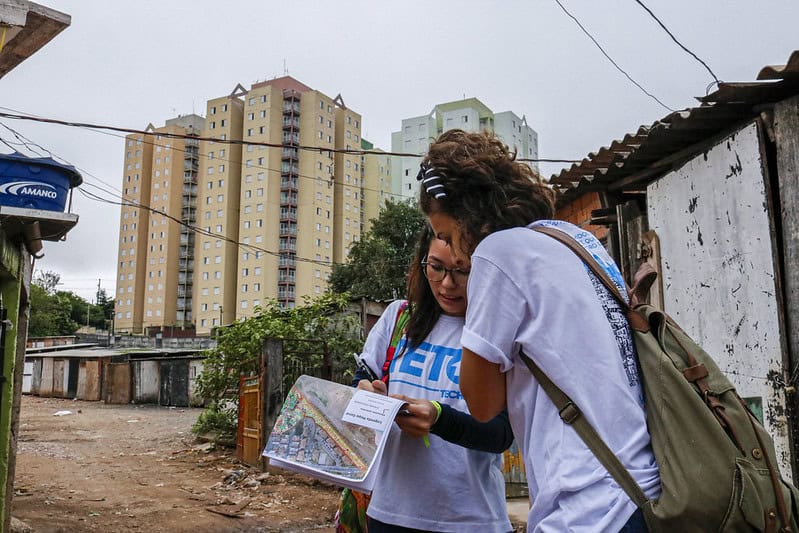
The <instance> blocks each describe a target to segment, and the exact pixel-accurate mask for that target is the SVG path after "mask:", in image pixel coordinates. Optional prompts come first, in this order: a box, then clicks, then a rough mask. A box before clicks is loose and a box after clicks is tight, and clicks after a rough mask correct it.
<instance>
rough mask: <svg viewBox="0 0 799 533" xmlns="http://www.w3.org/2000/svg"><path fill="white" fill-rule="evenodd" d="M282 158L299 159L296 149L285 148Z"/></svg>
mask: <svg viewBox="0 0 799 533" xmlns="http://www.w3.org/2000/svg"><path fill="white" fill-rule="evenodd" d="M281 157H282V158H283V159H284V160H285V159H297V158H298V157H299V155H298V153H297V149H296V148H283V152H282V153H281Z"/></svg>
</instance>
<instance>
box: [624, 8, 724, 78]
mask: <svg viewBox="0 0 799 533" xmlns="http://www.w3.org/2000/svg"><path fill="white" fill-rule="evenodd" d="M635 2H636V3H637V4H638V5H639V6H641V7H642V8H644V10H645V11H646V12H647V13H649V16H651V17H652V18H653V19H655V22H657V23H658V24H659V25H660V27H661V28H663V31H665V32H666V33H667V34H668V35H669V37H671V40H672V41H674V42H675V43H677V46H679V47H680V48H682V49H683V50H685V52H687V53H688V54H689V55H690V56H691V57H693V58H694V59H696V60H697V61H699V62H700V63H701V64H702V66H703V67H705V69H707V71H708V72H710V75H711V76H713V80H715V83H716V84H719V83H721V82H720V81H719V78H718V76H716V74H714V73H713V71H712V70H710V67H709V66H708V65H707V63H705V62H704V61H702V60H701V59H699V56H697V55H696V54H695V53H693V52H692V51H691V50H689V49H688V48H687V47H686V46H685V45H683V44H682V43H681V42H680V41H678V40H677V38H676V37H675V36H674V34H673V33H671V32H670V31H669V29H668V28H667V27H666V25H665V24H663V22H662V21H661V20H660V19H659V18H657V16H656V15H655V14H654V13H653V12H652V10H651V9H649V8H648V7H647V6H646V5H645V4H644V3H643V2H642V1H641V0H635Z"/></svg>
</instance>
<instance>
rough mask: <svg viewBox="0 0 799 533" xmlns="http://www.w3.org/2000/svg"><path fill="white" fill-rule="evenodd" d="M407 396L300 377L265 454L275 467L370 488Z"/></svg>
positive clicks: (359, 487) (364, 490)
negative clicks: (398, 396) (394, 395)
mask: <svg viewBox="0 0 799 533" xmlns="http://www.w3.org/2000/svg"><path fill="white" fill-rule="evenodd" d="M404 404H405V402H404V401H402V400H398V399H396V398H391V397H389V396H383V395H380V394H375V393H373V392H368V391H365V390H358V389H355V388H353V387H348V386H347V385H343V384H340V383H333V382H331V381H325V380H323V379H318V378H314V377H311V376H300V377H299V378H298V379H297V381H296V382H295V383H294V385H293V386H292V388H291V390H290V391H289V393H288V395H287V396H286V400H285V402H284V403H283V408H282V409H281V410H280V414H279V415H278V418H277V421H276V422H275V427H274V428H273V429H272V433H271V434H270V436H269V440H268V441H267V444H266V447H265V448H264V451H263V455H264V456H265V457H269V462H270V464H272V465H273V466H278V467H280V468H286V469H289V470H294V471H296V472H301V473H304V474H307V475H309V476H312V477H316V478H318V479H323V480H326V481H329V482H331V483H335V484H337V485H341V486H344V487H350V488H352V489H356V490H360V491H362V492H370V491H371V490H372V486H373V485H374V478H375V475H376V474H375V473H376V472H377V470H378V465H379V463H380V457H381V455H382V453H383V449H384V447H385V443H386V439H387V438H388V436H389V434H390V433H391V431H392V428H393V425H392V422H393V421H394V417H395V416H396V415H397V412H398V411H399V410H400V408H401V407H402V406H403V405H404Z"/></svg>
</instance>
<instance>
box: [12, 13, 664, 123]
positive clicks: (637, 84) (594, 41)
mask: <svg viewBox="0 0 799 533" xmlns="http://www.w3.org/2000/svg"><path fill="white" fill-rule="evenodd" d="M555 3H556V4H558V6H560V8H561V9H562V10H563V12H564V13H566V15H568V16H569V18H571V19H572V20H573V21H574V22H575V23H577V25H578V26H579V27H580V29H581V30H583V33H585V34H586V35H587V36H588V38H589V39H591V41H592V42H593V43H594V44H595V45H596V47H597V48H599V51H600V52H602V54H603V55H604V56H605V57H606V58H607V60H608V61H610V62H611V63H612V64H613V66H614V67H616V69H617V70H618V71H619V72H621V73H622V74H624V76H625V77H626V78H627V79H628V80H630V82H632V83H633V85H635V86H636V87H638V88H639V89H641V91H643V93H644V94H646V95H647V96H648V97H650V98H651V99H653V100H654V101H655V102H657V103H659V104H660V105H661V106H663V107H664V108H666V109H668V110H669V111H671V112H674V109H672V108H670V107H669V106H667V105H666V104H664V103H663V102H661V101H660V100H659V99H658V97H657V96H655V95H653V94H652V93H650V92H649V91H647V90H646V89H644V88H643V87H642V86H641V84H640V83H638V82H637V81H635V80H634V79H633V78H632V76H630V75H629V74H627V72H625V71H624V69H623V68H621V67H620V66H619V64H618V63H616V62H615V61H614V60H613V58H612V57H610V55H608V53H607V52H605V49H604V48H602V45H600V44H599V43H598V42H597V40H596V39H594V36H593V35H591V33H589V31H588V30H586V29H585V27H584V26H583V25H582V24H581V23H580V21H579V20H577V17H575V16H574V15H572V14H571V13H569V11H568V10H567V9H566V8H565V7H563V4H561V3H560V0H555ZM0 116H2V115H0Z"/></svg>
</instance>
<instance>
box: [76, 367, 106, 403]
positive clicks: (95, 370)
mask: <svg viewBox="0 0 799 533" xmlns="http://www.w3.org/2000/svg"><path fill="white" fill-rule="evenodd" d="M100 385H101V383H100V361H97V360H95V361H81V362H80V370H79V373H78V399H79V400H90V401H97V400H99V399H100Z"/></svg>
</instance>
